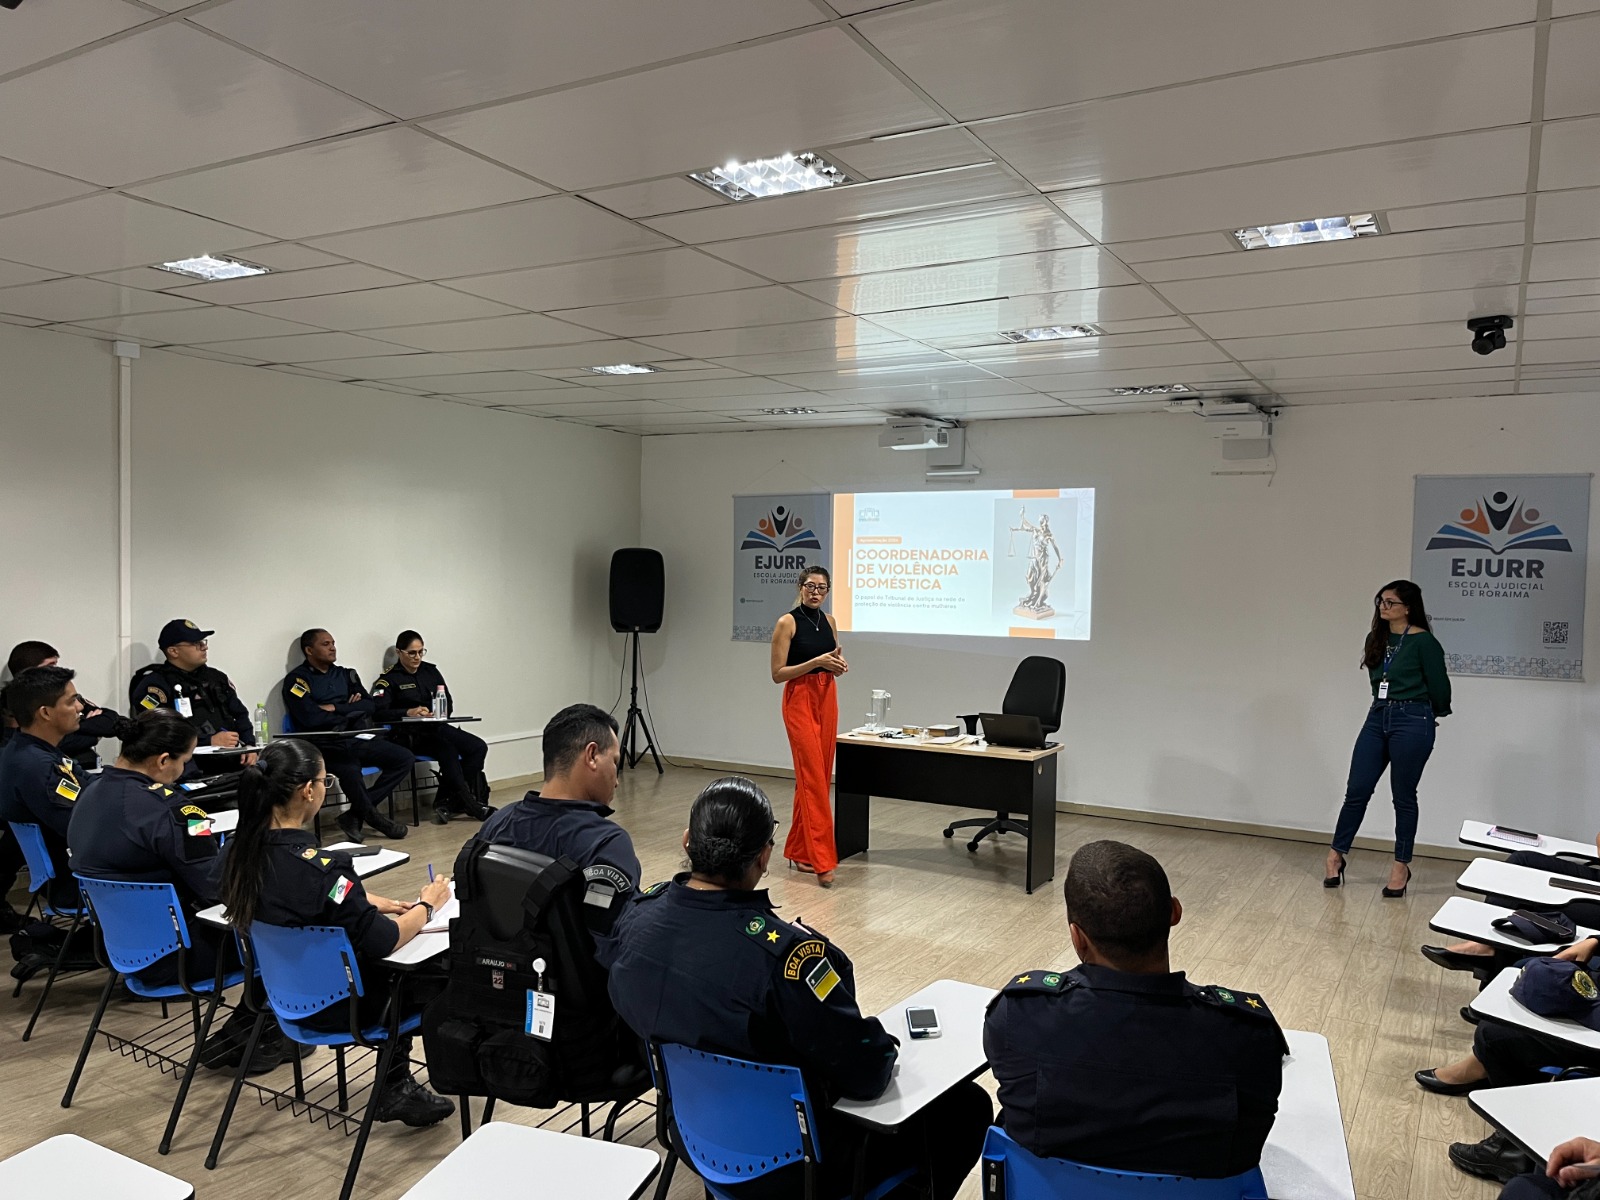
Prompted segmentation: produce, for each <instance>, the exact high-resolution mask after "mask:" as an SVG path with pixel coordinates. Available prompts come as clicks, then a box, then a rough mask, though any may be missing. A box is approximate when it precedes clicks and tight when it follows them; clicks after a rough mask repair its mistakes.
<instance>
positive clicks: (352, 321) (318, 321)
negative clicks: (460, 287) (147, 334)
mask: <svg viewBox="0 0 1600 1200" xmlns="http://www.w3.org/2000/svg"><path fill="white" fill-rule="evenodd" d="M244 307H245V308H247V309H249V310H250V311H251V312H257V313H265V314H266V315H267V316H269V317H282V318H284V319H285V320H287V321H299V322H301V323H302V324H305V325H316V326H319V327H320V328H323V329H341V330H346V331H360V330H364V329H378V328H380V327H382V326H388V325H423V324H430V323H437V322H441V321H470V320H473V319H475V318H478V317H503V316H509V315H511V314H512V313H513V312H514V311H515V310H514V309H512V308H511V307H510V306H508V305H505V304H496V303H495V302H494V301H492V300H485V299H483V298H482V297H481V296H468V295H464V294H463V293H461V292H454V291H451V290H450V289H449V288H446V287H440V286H439V285H438V284H436V283H408V284H404V285H402V286H400V287H383V288H374V289H373V290H371V291H364V292H343V293H340V294H338V295H333V296H305V297H301V298H299V299H295V300H271V301H268V302H266V303H264V304H247V305H244Z"/></svg>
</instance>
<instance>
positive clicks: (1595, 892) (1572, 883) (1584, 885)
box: [1550, 878, 1600, 896]
mask: <svg viewBox="0 0 1600 1200" xmlns="http://www.w3.org/2000/svg"><path fill="white" fill-rule="evenodd" d="M1550 886H1551V887H1557V888H1562V889H1564V890H1566V891H1569V892H1583V893H1584V894H1585V895H1588V896H1600V883H1590V882H1589V881H1588V880H1587V879H1567V878H1554V879H1551V880H1550Z"/></svg>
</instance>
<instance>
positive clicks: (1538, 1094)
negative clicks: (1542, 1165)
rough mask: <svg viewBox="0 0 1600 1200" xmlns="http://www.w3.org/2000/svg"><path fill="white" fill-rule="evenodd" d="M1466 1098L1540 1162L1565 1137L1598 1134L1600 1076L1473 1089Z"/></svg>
mask: <svg viewBox="0 0 1600 1200" xmlns="http://www.w3.org/2000/svg"><path fill="white" fill-rule="evenodd" d="M1467 1104H1468V1105H1470V1106H1471V1108H1472V1111H1473V1112H1475V1113H1477V1114H1478V1115H1479V1116H1480V1117H1482V1118H1483V1119H1484V1120H1485V1121H1487V1122H1489V1124H1491V1125H1493V1126H1494V1127H1495V1128H1496V1129H1499V1130H1501V1131H1502V1132H1504V1133H1505V1135H1506V1136H1507V1137H1509V1138H1510V1139H1511V1140H1512V1141H1513V1142H1515V1143H1516V1144H1517V1145H1519V1146H1521V1147H1522V1148H1523V1149H1524V1150H1526V1151H1527V1152H1528V1153H1529V1154H1531V1155H1533V1156H1534V1157H1535V1158H1537V1159H1538V1160H1539V1161H1540V1162H1548V1161H1549V1159H1550V1152H1551V1151H1552V1150H1554V1149H1555V1148H1556V1147H1557V1146H1559V1145H1561V1143H1562V1142H1570V1141H1571V1140H1572V1139H1573V1138H1576V1137H1587V1138H1592V1137H1593V1136H1594V1124H1595V1123H1594V1111H1595V1106H1596V1105H1600V1079H1562V1080H1559V1081H1557V1082H1555V1083H1525V1084H1522V1085H1521V1086H1520V1087H1503V1088H1488V1089H1486V1090H1484V1091H1481V1092H1473V1093H1472V1094H1471V1095H1469V1096H1468V1097H1467Z"/></svg>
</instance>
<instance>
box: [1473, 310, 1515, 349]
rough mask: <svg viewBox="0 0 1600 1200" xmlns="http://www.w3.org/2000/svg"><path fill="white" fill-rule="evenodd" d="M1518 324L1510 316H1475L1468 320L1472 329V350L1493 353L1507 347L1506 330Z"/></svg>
mask: <svg viewBox="0 0 1600 1200" xmlns="http://www.w3.org/2000/svg"><path fill="white" fill-rule="evenodd" d="M1515 324H1516V321H1514V320H1513V319H1512V318H1510V317H1506V316H1499V317H1473V318H1472V319H1471V320H1470V321H1468V322H1467V328H1468V329H1470V330H1472V352H1473V353H1474V354H1493V353H1494V352H1495V351H1496V350H1504V349H1505V348H1506V330H1508V329H1510V328H1511V327H1512V326H1513V325H1515Z"/></svg>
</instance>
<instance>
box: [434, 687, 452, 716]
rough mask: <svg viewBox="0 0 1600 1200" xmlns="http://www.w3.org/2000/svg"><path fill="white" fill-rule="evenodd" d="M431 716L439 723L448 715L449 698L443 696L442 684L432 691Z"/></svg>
mask: <svg viewBox="0 0 1600 1200" xmlns="http://www.w3.org/2000/svg"><path fill="white" fill-rule="evenodd" d="M433 715H434V716H435V717H436V718H438V719H439V720H441V721H442V720H444V718H446V717H448V716H449V715H450V698H449V697H448V696H446V695H445V691H444V684H442V683H441V684H440V685H439V686H438V687H437V688H435V689H434V691H433Z"/></svg>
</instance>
